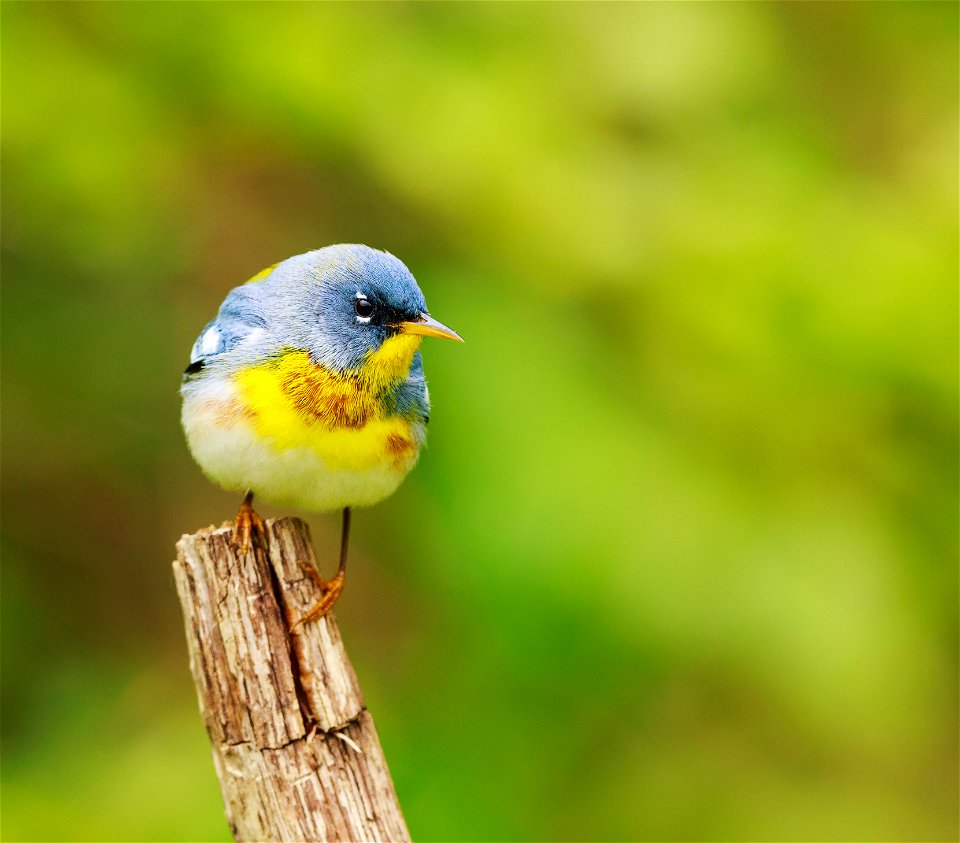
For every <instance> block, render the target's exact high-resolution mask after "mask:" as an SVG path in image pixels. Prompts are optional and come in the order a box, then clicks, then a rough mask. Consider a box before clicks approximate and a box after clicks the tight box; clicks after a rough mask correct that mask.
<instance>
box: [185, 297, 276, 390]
mask: <svg viewBox="0 0 960 843" xmlns="http://www.w3.org/2000/svg"><path fill="white" fill-rule="evenodd" d="M262 296H263V287H262V286H261V285H260V284H244V285H243V286H242V287H236V288H235V289H233V290H231V291H230V293H229V294H228V295H227V297H226V298H225V299H224V301H223V304H222V305H220V310H219V312H218V313H217V315H216V317H215V318H214V319H213V320H212V321H210V322H208V323H207V326H206V327H205V328H204V329H203V330H202V331H201V332H200V336H199V337H197V341H196V342H195V343H194V344H193V348H192V349H191V350H190V364H189V365H188V366H187V368H186V371H185V372H184V377H186V378H189V377H190V376H191V375H196V374H197V373H199V372H200V371H201V370H202V369H203V367H204V366H206V365H207V364H208V363H210V362H211V361H212V360H213V359H215V358H216V357H218V356H219V355H221V354H224V353H226V352H228V351H230V350H231V349H232V348H233V347H234V346H235V345H236V344H237V343H238V342H240V341H241V340H243V339H245V338H246V337H248V336H249V335H250V333H251V332H252V331H255V330H256V329H258V328H265V327H266V324H267V323H266V320H265V319H264V317H263V301H262Z"/></svg>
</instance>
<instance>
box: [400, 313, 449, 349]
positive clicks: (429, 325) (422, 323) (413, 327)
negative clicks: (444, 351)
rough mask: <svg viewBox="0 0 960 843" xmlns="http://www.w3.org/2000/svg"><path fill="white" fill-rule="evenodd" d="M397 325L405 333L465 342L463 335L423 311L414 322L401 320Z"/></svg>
mask: <svg viewBox="0 0 960 843" xmlns="http://www.w3.org/2000/svg"><path fill="white" fill-rule="evenodd" d="M397 327H398V328H399V329H400V331H401V332H402V333H404V334H419V335H420V336H422V337H443V338H444V339H448V340H456V341H457V342H463V337H461V336H460V334H458V333H457V332H456V331H454V330H452V329H450V328H448V327H447V326H446V325H444V324H443V323H441V322H438V321H437V320H436V319H434V318H433V317H432V316H429V315H428V314H426V313H421V314H420V316H419V318H418V319H417V320H416V321H414V322H401V323H400V324H398V325H397Z"/></svg>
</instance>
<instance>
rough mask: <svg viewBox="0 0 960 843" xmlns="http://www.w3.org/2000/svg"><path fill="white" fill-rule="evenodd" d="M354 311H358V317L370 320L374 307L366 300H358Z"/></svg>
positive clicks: (354, 305)
mask: <svg viewBox="0 0 960 843" xmlns="http://www.w3.org/2000/svg"><path fill="white" fill-rule="evenodd" d="M353 309H354V310H355V311H357V316H359V317H360V318H361V319H369V318H370V317H371V316H373V305H372V304H370V302H368V301H367V300H366V299H357V300H356V301H355V302H354V303H353Z"/></svg>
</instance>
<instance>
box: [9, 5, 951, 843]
mask: <svg viewBox="0 0 960 843" xmlns="http://www.w3.org/2000/svg"><path fill="white" fill-rule="evenodd" d="M0 13H2V63H3V66H2V86H3V88H2V95H3V126H2V128H3V178H2V191H3V193H2V200H3V265H2V270H3V279H2V280H3V287H2V296H3V309H2V319H3V325H2V341H3V360H2V363H3V395H2V397H3V405H2V409H3V426H2V434H3V545H2V552H3V612H2V621H3V630H2V631H3V718H2V727H3V735H2V738H3V740H2V746H3V764H2V772H3V803H2V809H3V810H2V836H3V838H4V839H5V840H8V841H31V840H98V841H110V840H170V841H173V840H228V839H229V834H228V830H227V827H226V824H225V822H224V820H223V816H222V808H221V804H220V799H219V793H218V788H217V783H216V779H215V776H214V772H213V768H212V765H211V762H210V756H209V750H208V746H207V739H206V735H205V732H204V729H203V726H202V723H201V721H200V718H199V716H198V714H197V708H196V701H195V697H194V691H193V686H192V683H191V680H190V677H189V673H188V669H187V663H186V654H185V646H184V642H183V637H182V626H181V617H180V609H179V606H178V603H177V599H176V596H175V593H174V588H173V582H172V577H171V572H170V561H171V559H172V558H173V553H174V551H173V545H174V542H175V541H176V539H177V538H178V537H179V535H180V534H182V533H185V532H193V531H194V530H196V529H197V528H199V527H202V526H205V525H208V524H210V523H219V522H221V521H223V520H225V519H227V518H230V517H232V515H233V513H234V512H235V510H236V506H237V503H238V501H237V499H236V496H235V495H231V494H227V493H224V492H221V491H219V490H217V489H215V488H213V487H212V486H211V485H210V484H208V483H207V482H206V481H205V480H204V478H203V477H202V476H201V474H200V472H199V470H198V469H197V468H196V467H195V466H194V464H193V463H192V461H191V459H190V457H189V455H188V453H187V451H186V448H185V446H184V443H183V441H182V437H181V433H180V430H179V423H178V413H179V405H178V397H177V389H178V385H179V381H180V374H181V372H182V369H183V367H184V365H185V362H186V358H187V354H188V351H189V348H190V346H191V344H192V342H193V340H194V338H195V336H196V334H197V333H198V331H199V330H200V328H201V327H202V326H203V325H204V324H205V323H206V321H207V320H208V319H209V318H210V316H211V315H212V314H213V313H214V311H215V309H216V307H217V306H218V304H219V302H220V301H221V299H222V298H223V296H224V294H225V293H226V291H227V290H228V289H229V288H230V287H231V286H233V285H235V284H237V283H239V282H241V281H243V280H244V279H246V278H248V277H249V276H250V275H252V274H253V273H255V272H256V271H257V270H259V269H261V268H262V267H264V266H266V265H268V264H271V263H274V262H275V261H277V260H279V259H282V258H284V257H287V256H289V255H292V254H297V253H300V252H303V251H307V250H308V249H312V248H316V247H318V246H321V245H325V244H328V243H336V242H364V243H368V244H370V245H374V246H377V247H380V248H384V249H387V250H389V251H391V252H393V253H394V254H396V255H398V256H400V257H401V258H402V259H403V260H404V261H405V262H406V263H407V264H408V265H409V266H410V267H411V269H412V270H413V272H414V274H415V275H416V276H417V278H418V279H419V281H420V283H421V286H422V287H423V289H424V290H425V292H426V295H427V298H428V301H429V302H430V306H431V311H432V312H433V313H434V314H435V315H436V316H437V317H439V318H441V319H442V320H444V321H445V322H447V323H449V324H450V325H452V326H453V327H455V328H456V329H457V330H458V331H460V332H461V333H462V334H463V335H464V337H466V339H467V343H466V345H464V346H454V345H453V344H452V343H450V344H444V343H439V342H429V343H428V344H427V347H426V349H425V360H426V368H427V374H428V377H429V379H430V385H431V391H432V395H433V399H434V418H433V421H432V422H431V443H430V447H429V449H428V451H427V452H426V454H425V455H424V457H423V459H422V460H421V463H420V465H419V467H418V468H417V470H416V471H415V472H414V474H413V475H412V476H411V477H410V479H409V480H408V481H407V483H406V484H405V485H404V486H403V487H402V489H401V490H400V491H399V492H398V493H397V494H396V495H395V496H394V497H393V498H392V499H391V500H389V501H388V502H386V503H384V504H382V505H380V506H379V507H377V508H375V509H372V510H368V511H362V512H360V513H358V516H357V518H356V521H355V533H354V543H353V554H352V560H351V566H350V568H351V571H350V574H351V576H350V582H349V586H348V589H347V591H346V593H345V597H344V599H343V600H342V601H341V603H340V605H339V606H338V615H339V618H340V622H341V626H342V629H343V632H344V637H345V640H346V642H347V644H348V648H349V650H350V653H351V655H352V657H353V660H354V662H355V664H356V666H357V669H358V673H359V675H360V678H361V682H362V684H363V687H364V689H365V691H366V694H367V698H368V702H369V705H370V708H371V710H372V711H373V712H374V715H375V717H376V719H377V723H378V726H379V729H380V733H381V737H382V740H383V744H384V747H385V749H386V753H387V757H388V759H389V761H390V764H391V768H392V771H393V774H394V777H395V781H396V787H397V790H398V792H399V795H400V798H401V802H402V804H403V807H404V809H405V812H406V816H407V818H408V821H409V825H410V828H411V830H412V833H413V835H414V837H415V839H418V840H423V841H436V840H463V841H468V840H469V841H480V840H489V841H505V840H677V841H680V840H765V841H774V840H824V841H827V840H829V841H839V840H877V841H880V840H884V841H890V840H956V839H957V835H958V826H957V822H958V818H957V809H958V806H957V792H958V782H957V745H958V733H957V712H958V700H957V688H958V679H957V656H958V653H957V629H958V618H957V553H958V542H957V538H958V525H957V480H958V478H957V466H958V454H957V441H958V429H957V399H958V392H957V350H958V348H957V322H958V308H957V280H958V279H957V270H958V236H957V225H958V206H957V186H958V172H957V148H958V135H957V95H958V91H957V62H958V40H957V31H958V21H957V14H958V7H957V5H956V4H955V3H946V2H945V3H852V4H847V3H829V4H823V3H814V4H807V3H783V4H760V3H742V4H666V3H649V4H638V5H633V4H622V5H605V4H590V5H586V4H583V5H581V4H565V5H540V4H537V5H523V4H506V5H499V4H494V5H473V4H463V5H461V4H429V3H423V4H414V5H410V4H390V5H381V4H360V5H339V4H333V3H331V4H300V3H296V4H285V3H271V4H259V3H245V4H213V3H210V4H206V3H197V4H179V3H176V4H173V3H171V4H167V3H151V4H145V3H144V4H141V3H126V4H114V3H42V4H34V3H18V2H4V3H3V5H2V10H0ZM264 511H265V514H268V515H279V514H283V513H281V512H279V511H277V510H276V509H271V508H270V507H264ZM309 520H310V523H311V525H312V527H313V530H314V537H315V541H316V544H317V546H318V548H319V551H320V555H321V558H326V559H328V560H332V559H333V557H334V554H335V548H336V542H337V530H338V521H337V518H336V517H335V516H327V517H311V518H310V519H309ZM328 570H331V569H329V568H328Z"/></svg>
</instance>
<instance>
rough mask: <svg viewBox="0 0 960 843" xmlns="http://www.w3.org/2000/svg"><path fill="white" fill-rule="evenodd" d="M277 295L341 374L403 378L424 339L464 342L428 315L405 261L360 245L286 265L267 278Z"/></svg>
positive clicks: (317, 357)
mask: <svg viewBox="0 0 960 843" xmlns="http://www.w3.org/2000/svg"><path fill="white" fill-rule="evenodd" d="M265 285H266V286H267V287H268V288H272V290H271V293H272V295H271V298H273V299H274V300H276V299H277V298H279V299H281V301H282V306H283V307H285V308H289V309H290V310H291V311H292V312H291V313H289V314H288V316H289V317H290V318H289V321H288V324H291V325H296V326H297V329H296V333H297V334H299V335H300V336H298V337H297V338H296V339H297V341H299V342H300V343H301V344H302V346H301V347H304V348H306V349H308V350H309V351H310V354H311V356H312V357H313V359H314V361H316V362H317V363H320V364H321V365H323V366H325V367H326V368H328V369H332V370H335V371H340V372H342V371H346V370H360V371H365V370H376V371H378V372H379V373H380V374H381V375H382V376H383V377H384V378H385V379H389V378H390V377H403V376H405V374H406V371H407V370H408V369H409V367H410V363H411V361H412V359H413V356H414V354H415V353H416V352H417V350H418V349H419V347H420V343H421V341H422V340H423V337H425V336H426V337H444V338H446V339H452V340H458V341H460V342H462V341H463V340H462V339H461V337H460V336H459V335H458V334H457V333H456V332H454V331H453V330H451V329H450V328H448V327H446V326H445V325H443V324H441V323H440V322H438V321H437V320H435V319H434V318H433V317H431V316H430V315H429V313H428V311H427V304H426V301H425V300H424V298H423V293H422V292H421V291H420V288H419V287H418V286H417V282H416V281H415V280H414V277H413V275H411V274H410V270H408V269H407V267H406V266H404V265H403V263H402V262H401V261H400V260H398V259H397V258H395V257H394V256H393V255H391V254H389V253H387V252H380V251H377V250H376V249H371V248H369V247H368V246H360V245H354V244H348V245H338V246H327V247H326V248H323V249H318V250H316V251H314V252H307V253H306V254H304V255H298V256H296V257H293V258H290V259H289V260H286V261H283V262H282V263H281V264H279V265H278V266H277V267H276V269H275V270H274V271H273V272H272V273H271V274H270V275H269V276H268V278H266V279H265Z"/></svg>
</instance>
